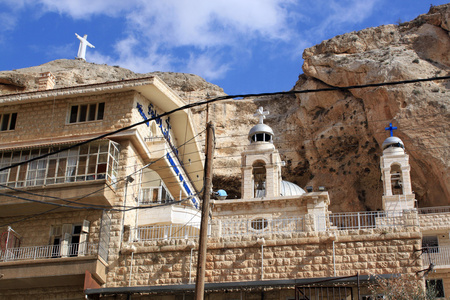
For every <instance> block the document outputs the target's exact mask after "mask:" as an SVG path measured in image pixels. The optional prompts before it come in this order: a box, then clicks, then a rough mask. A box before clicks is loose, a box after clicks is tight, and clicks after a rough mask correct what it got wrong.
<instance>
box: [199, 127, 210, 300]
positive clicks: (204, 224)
mask: <svg viewBox="0 0 450 300" xmlns="http://www.w3.org/2000/svg"><path fill="white" fill-rule="evenodd" d="M213 144H214V125H213V124H212V122H209V123H207V124H206V160H205V180H204V190H203V204H202V220H201V224H200V239H199V243H198V259H197V276H196V278H195V300H203V297H204V294H205V266H206V249H207V246H208V217H209V216H208V215H209V199H210V197H211V186H212V182H211V181H212V162H213V152H214V147H213Z"/></svg>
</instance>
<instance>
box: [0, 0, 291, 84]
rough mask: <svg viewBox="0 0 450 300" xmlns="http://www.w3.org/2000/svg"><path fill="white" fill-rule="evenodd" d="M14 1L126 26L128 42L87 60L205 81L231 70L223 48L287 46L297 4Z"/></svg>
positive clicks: (268, 0)
mask: <svg viewBox="0 0 450 300" xmlns="http://www.w3.org/2000/svg"><path fill="white" fill-rule="evenodd" d="M0 1H2V0H0ZM3 1H8V2H11V1H12V0H3ZM18 1H20V5H21V6H23V5H28V6H35V7H36V8H38V9H39V10H40V12H41V13H46V12H57V13H59V14H62V15H68V16H70V17H72V18H73V19H84V18H88V19H89V18H92V17H94V16H95V15H107V16H110V17H121V18H125V19H126V27H125V28H124V29H123V31H122V32H117V33H116V34H117V36H124V35H125V36H126V37H125V38H123V39H122V40H119V41H118V42H117V43H116V44H115V45H114V53H111V52H109V54H108V55H106V54H104V53H100V52H97V51H90V52H91V53H92V55H90V54H88V55H87V58H88V59H89V60H91V61H92V60H93V59H94V61H95V62H107V63H113V64H118V65H120V66H123V67H126V68H130V69H132V70H133V71H136V72H148V71H150V70H155V69H156V70H171V69H172V70H175V71H189V72H196V73H197V74H200V75H203V76H205V77H207V78H209V79H212V78H218V77H220V76H223V74H224V73H225V72H226V71H227V70H229V68H230V65H229V63H222V60H223V55H221V54H220V51H221V50H222V51H223V49H225V48H226V49H227V50H226V51H228V52H230V51H231V52H239V51H240V50H239V49H240V48H246V47H247V46H248V45H249V44H250V43H252V42H253V41H257V40H259V39H265V40H267V41H270V40H273V41H285V42H286V41H289V40H290V39H291V38H292V36H293V31H292V30H291V26H290V25H291V22H292V19H291V14H290V8H292V7H293V6H295V5H297V4H296V1H295V0H246V1H242V0H214V1H211V0H164V1H161V0H128V1H123V0H77V1H74V0H34V1H33V0H18ZM180 49H186V51H188V53H195V54H186V53H185V55H184V56H185V58H184V59H183V58H179V57H177V56H176V55H174V53H176V52H177V53H178V54H179V51H180ZM211 53H215V55H212V54H211ZM89 57H90V58H89ZM182 65H184V67H182ZM144 68H145V69H144Z"/></svg>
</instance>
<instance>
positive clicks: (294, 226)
mask: <svg viewBox="0 0 450 300" xmlns="http://www.w3.org/2000/svg"><path fill="white" fill-rule="evenodd" d="M221 227H222V228H221V230H222V236H237V235H239V236H242V235H262V234H273V233H292V232H302V231H304V229H305V222H304V219H303V218H302V217H298V218H287V219H265V218H258V219H253V220H249V219H237V220H223V221H222V224H221Z"/></svg>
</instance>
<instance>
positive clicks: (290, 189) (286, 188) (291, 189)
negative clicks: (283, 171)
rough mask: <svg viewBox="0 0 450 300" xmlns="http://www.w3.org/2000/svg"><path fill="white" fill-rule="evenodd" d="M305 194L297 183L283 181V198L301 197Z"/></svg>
mask: <svg viewBox="0 0 450 300" xmlns="http://www.w3.org/2000/svg"><path fill="white" fill-rule="evenodd" d="M304 193H305V191H304V190H303V189H302V188H301V187H299V186H298V185H296V184H295V183H292V182H289V181H285V180H282V181H281V192H280V194H281V196H300V195H303V194H304Z"/></svg>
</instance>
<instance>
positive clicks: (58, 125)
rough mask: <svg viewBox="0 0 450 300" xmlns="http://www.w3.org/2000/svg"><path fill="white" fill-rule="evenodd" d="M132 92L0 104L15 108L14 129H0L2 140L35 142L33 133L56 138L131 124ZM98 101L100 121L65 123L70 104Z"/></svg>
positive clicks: (38, 135)
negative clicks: (1, 130)
mask: <svg viewBox="0 0 450 300" xmlns="http://www.w3.org/2000/svg"><path fill="white" fill-rule="evenodd" d="M134 94H135V92H123V93H114V94H102V95H98V96H97V95H96V96H84V97H76V98H66V99H58V100H55V101H52V100H48V101H41V102H32V103H23V104H14V105H6V106H2V112H5V113H13V112H17V122H16V128H15V130H12V131H3V132H2V134H1V135H2V142H3V143H9V142H17V141H21V142H26V141H30V140H31V141H33V142H35V141H36V137H38V138H39V139H46V138H47V139H48V138H54V137H59V138H60V137H65V136H66V137H68V136H74V135H82V134H95V133H103V132H106V131H112V130H115V129H119V128H121V127H123V126H126V125H129V124H131V123H130V122H131V110H132V105H133V98H134ZM98 102H105V111H104V118H103V121H90V122H82V123H72V124H69V123H68V116H69V112H70V106H71V105H75V104H84V103H98ZM124 116H125V117H124ZM31 128H32V129H33V130H30V129H31Z"/></svg>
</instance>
